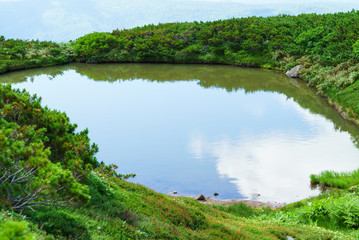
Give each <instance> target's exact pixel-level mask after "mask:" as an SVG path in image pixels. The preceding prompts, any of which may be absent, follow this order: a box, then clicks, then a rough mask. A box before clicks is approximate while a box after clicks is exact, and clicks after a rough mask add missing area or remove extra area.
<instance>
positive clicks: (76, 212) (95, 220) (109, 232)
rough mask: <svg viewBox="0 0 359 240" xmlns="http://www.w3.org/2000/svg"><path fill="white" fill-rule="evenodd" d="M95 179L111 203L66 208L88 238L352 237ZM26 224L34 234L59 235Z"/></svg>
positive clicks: (112, 181) (113, 180) (121, 182)
mask: <svg viewBox="0 0 359 240" xmlns="http://www.w3.org/2000/svg"><path fill="white" fill-rule="evenodd" d="M94 182H97V184H99V182H101V183H102V184H105V186H106V188H107V191H106V192H102V195H103V196H101V197H102V199H106V196H107V198H108V194H110V195H112V196H113V197H114V198H113V199H114V201H113V202H112V204H111V207H110V208H109V207H108V205H107V204H106V201H105V202H103V203H99V202H97V203H96V204H95V203H92V204H90V205H87V206H80V207H76V208H69V209H66V210H65V211H66V212H67V213H68V214H71V215H72V216H73V217H75V218H77V219H80V220H81V221H82V222H84V223H86V225H87V227H88V229H89V233H90V236H91V238H92V239H284V238H285V237H286V236H292V237H294V238H295V239H334V238H335V239H351V237H350V236H348V235H343V234H340V233H334V232H331V231H328V230H324V229H321V228H317V227H310V226H305V225H298V224H297V225H295V224H291V223H289V224H288V223H287V224H285V223H272V222H268V221H262V220H252V219H245V218H241V217H237V216H234V215H232V214H229V213H225V212H223V211H220V210H217V209H215V208H213V207H212V206H210V205H203V204H201V203H198V202H197V201H195V200H192V199H189V198H185V197H179V198H173V197H171V196H167V195H164V194H159V193H156V192H154V191H152V190H150V189H148V188H146V187H143V186H140V185H137V184H133V183H129V182H126V181H122V180H119V179H115V178H113V177H109V176H105V175H101V174H97V175H93V176H92V183H94ZM92 191H95V190H94V189H92ZM92 195H94V192H92ZM105 195H106V196H105ZM114 209H115V210H114ZM2 216H3V217H4V212H3V213H2ZM12 218H13V219H14V218H15V219H16V218H17V219H20V217H18V216H17V217H12ZM2 221H4V220H2ZM30 225H31V226H32V227H33V229H34V230H33V231H34V232H35V233H36V234H37V235H38V236H37V239H58V238H59V236H54V235H45V234H44V232H40V231H39V230H38V228H37V227H36V226H35V225H33V224H31V223H30ZM60 238H61V237H60ZM78 238H79V239H81V237H78Z"/></svg>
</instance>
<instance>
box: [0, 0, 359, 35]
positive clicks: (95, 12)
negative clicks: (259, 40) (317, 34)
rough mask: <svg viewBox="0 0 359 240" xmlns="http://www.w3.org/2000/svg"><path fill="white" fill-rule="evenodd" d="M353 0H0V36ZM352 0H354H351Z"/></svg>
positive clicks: (315, 7)
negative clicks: (289, 0) (287, 1)
mask: <svg viewBox="0 0 359 240" xmlns="http://www.w3.org/2000/svg"><path fill="white" fill-rule="evenodd" d="M353 2H354V1H347V0H343V1H336V0H332V1H330V0H329V1H320V0H318V1H315V0H302V1H295V0H292V1H291V3H285V1H283V0H272V1H270V0H258V1H255V0H252V1H246V0H232V1H231V0H183V1H181V0H167V1H165V0H148V1H145V0H131V1H129V0H54V1H51V0H32V1H29V0H0V35H4V36H5V37H7V38H22V39H40V40H52V41H68V40H73V39H76V38H78V37H80V36H82V35H84V34H86V33H90V32H94V31H98V32H102V31H112V30H113V29H116V28H119V29H123V28H132V27H136V26H142V25H146V24H152V23H153V24H157V23H159V22H161V23H163V22H183V21H212V20H218V19H228V18H233V17H236V18H237V17H246V16H272V15H278V14H292V15H297V14H300V13H313V12H315V13H329V12H338V11H350V10H352V9H359V1H358V3H353ZM355 2H356V1H355Z"/></svg>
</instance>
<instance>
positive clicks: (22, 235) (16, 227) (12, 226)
mask: <svg viewBox="0 0 359 240" xmlns="http://www.w3.org/2000/svg"><path fill="white" fill-rule="evenodd" d="M0 239H1V240H32V239H35V235H34V234H33V233H31V232H30V229H29V227H28V224H27V223H26V222H25V221H21V222H15V221H6V222H4V223H0Z"/></svg>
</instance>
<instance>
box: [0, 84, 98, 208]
mask: <svg viewBox="0 0 359 240" xmlns="http://www.w3.org/2000/svg"><path fill="white" fill-rule="evenodd" d="M0 96H1V99H0V148H1V152H0V167H1V168H0V196H1V199H2V202H4V203H5V204H2V206H5V207H6V206H9V205H10V206H11V207H12V208H13V209H15V210H17V211H20V210H22V209H24V208H33V207H36V206H41V205H52V204H54V205H68V204H71V203H72V202H73V201H74V200H75V201H83V202H86V201H87V199H88V197H89V195H88V188H87V186H84V185H82V184H81V183H80V182H79V180H80V179H81V178H83V177H84V176H86V175H87V174H88V173H89V172H90V171H91V169H92V168H93V167H97V166H98V163H97V160H96V158H95V157H94V154H95V153H96V152H97V146H96V145H94V144H93V145H92V146H91V144H90V139H89V137H88V135H87V133H88V131H87V130H85V131H82V132H80V133H76V132H75V128H76V125H73V124H71V123H70V122H69V119H68V117H67V116H66V115H65V114H64V113H60V112H57V111H52V110H50V109H48V108H47V107H42V106H41V104H40V100H41V99H39V98H37V97H36V96H31V95H30V94H28V93H27V92H25V91H22V92H20V91H19V90H12V89H11V87H10V86H4V85H0Z"/></svg>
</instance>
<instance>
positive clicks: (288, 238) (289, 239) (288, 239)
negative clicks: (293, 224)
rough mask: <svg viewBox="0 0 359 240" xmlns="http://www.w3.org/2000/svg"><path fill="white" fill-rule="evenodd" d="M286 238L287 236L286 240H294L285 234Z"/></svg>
mask: <svg viewBox="0 0 359 240" xmlns="http://www.w3.org/2000/svg"><path fill="white" fill-rule="evenodd" d="M286 238H287V240H295V239H294V238H292V237H290V236H287V237H286Z"/></svg>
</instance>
